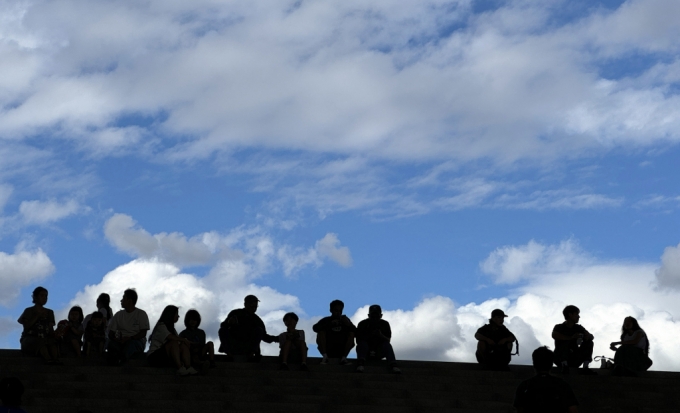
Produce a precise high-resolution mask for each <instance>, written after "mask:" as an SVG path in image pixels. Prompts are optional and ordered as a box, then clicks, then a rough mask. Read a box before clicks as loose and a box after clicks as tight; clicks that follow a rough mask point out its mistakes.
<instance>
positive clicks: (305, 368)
mask: <svg viewBox="0 0 680 413" xmlns="http://www.w3.org/2000/svg"><path fill="white" fill-rule="evenodd" d="M300 371H309V367H307V363H302V364H301V365H300Z"/></svg>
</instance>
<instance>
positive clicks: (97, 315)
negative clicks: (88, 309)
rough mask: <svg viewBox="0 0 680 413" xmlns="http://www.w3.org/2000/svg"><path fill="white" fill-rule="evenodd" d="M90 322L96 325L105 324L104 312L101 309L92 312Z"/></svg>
mask: <svg viewBox="0 0 680 413" xmlns="http://www.w3.org/2000/svg"><path fill="white" fill-rule="evenodd" d="M90 323H91V324H92V325H93V326H95V327H99V326H101V325H102V324H104V314H102V313H101V312H100V311H95V312H94V313H92V317H91V318H90Z"/></svg>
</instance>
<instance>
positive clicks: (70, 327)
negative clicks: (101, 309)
mask: <svg viewBox="0 0 680 413" xmlns="http://www.w3.org/2000/svg"><path fill="white" fill-rule="evenodd" d="M83 319H84V317H83V309H82V308H80V307H79V306H77V305H75V306H73V307H71V309H70V310H69V311H68V317H67V319H66V320H62V321H60V322H59V324H58V328H57V331H58V332H59V334H58V336H59V338H58V341H59V349H60V350H61V355H62V356H64V355H69V354H70V355H73V354H75V355H76V356H77V357H80V355H81V354H82V352H81V348H82V347H83V332H84V331H83Z"/></svg>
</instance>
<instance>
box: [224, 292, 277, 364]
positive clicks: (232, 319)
mask: <svg viewBox="0 0 680 413" xmlns="http://www.w3.org/2000/svg"><path fill="white" fill-rule="evenodd" d="M259 302H260V300H259V299H258V298H257V297H256V296H254V295H247V296H246V297H245V298H244V299H243V308H239V309H236V310H232V311H231V312H230V313H229V315H227V318H226V319H225V320H224V321H223V322H222V324H220V330H219V331H218V335H219V337H220V348H219V350H218V351H219V352H220V353H226V354H227V357H228V359H227V360H229V361H232V360H233V356H235V355H245V356H247V357H248V361H254V362H259V361H260V359H261V358H262V353H261V352H260V342H261V341H264V342H265V343H273V342H278V337H276V336H271V335H269V334H267V327H265V325H264V322H263V321H262V319H261V318H260V316H258V315H257V314H255V312H256V311H257V307H258V305H259V304H258V303H259Z"/></svg>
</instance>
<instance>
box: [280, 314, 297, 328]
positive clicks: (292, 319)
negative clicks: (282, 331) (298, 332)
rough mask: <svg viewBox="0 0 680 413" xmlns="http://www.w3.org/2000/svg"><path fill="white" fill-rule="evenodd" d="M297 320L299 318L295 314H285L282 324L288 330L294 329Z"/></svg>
mask: <svg viewBox="0 0 680 413" xmlns="http://www.w3.org/2000/svg"><path fill="white" fill-rule="evenodd" d="M299 320H300V318H299V317H298V316H297V314H295V313H286V315H284V316H283V324H285V325H286V327H288V328H295V326H297V323H298V321H299Z"/></svg>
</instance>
